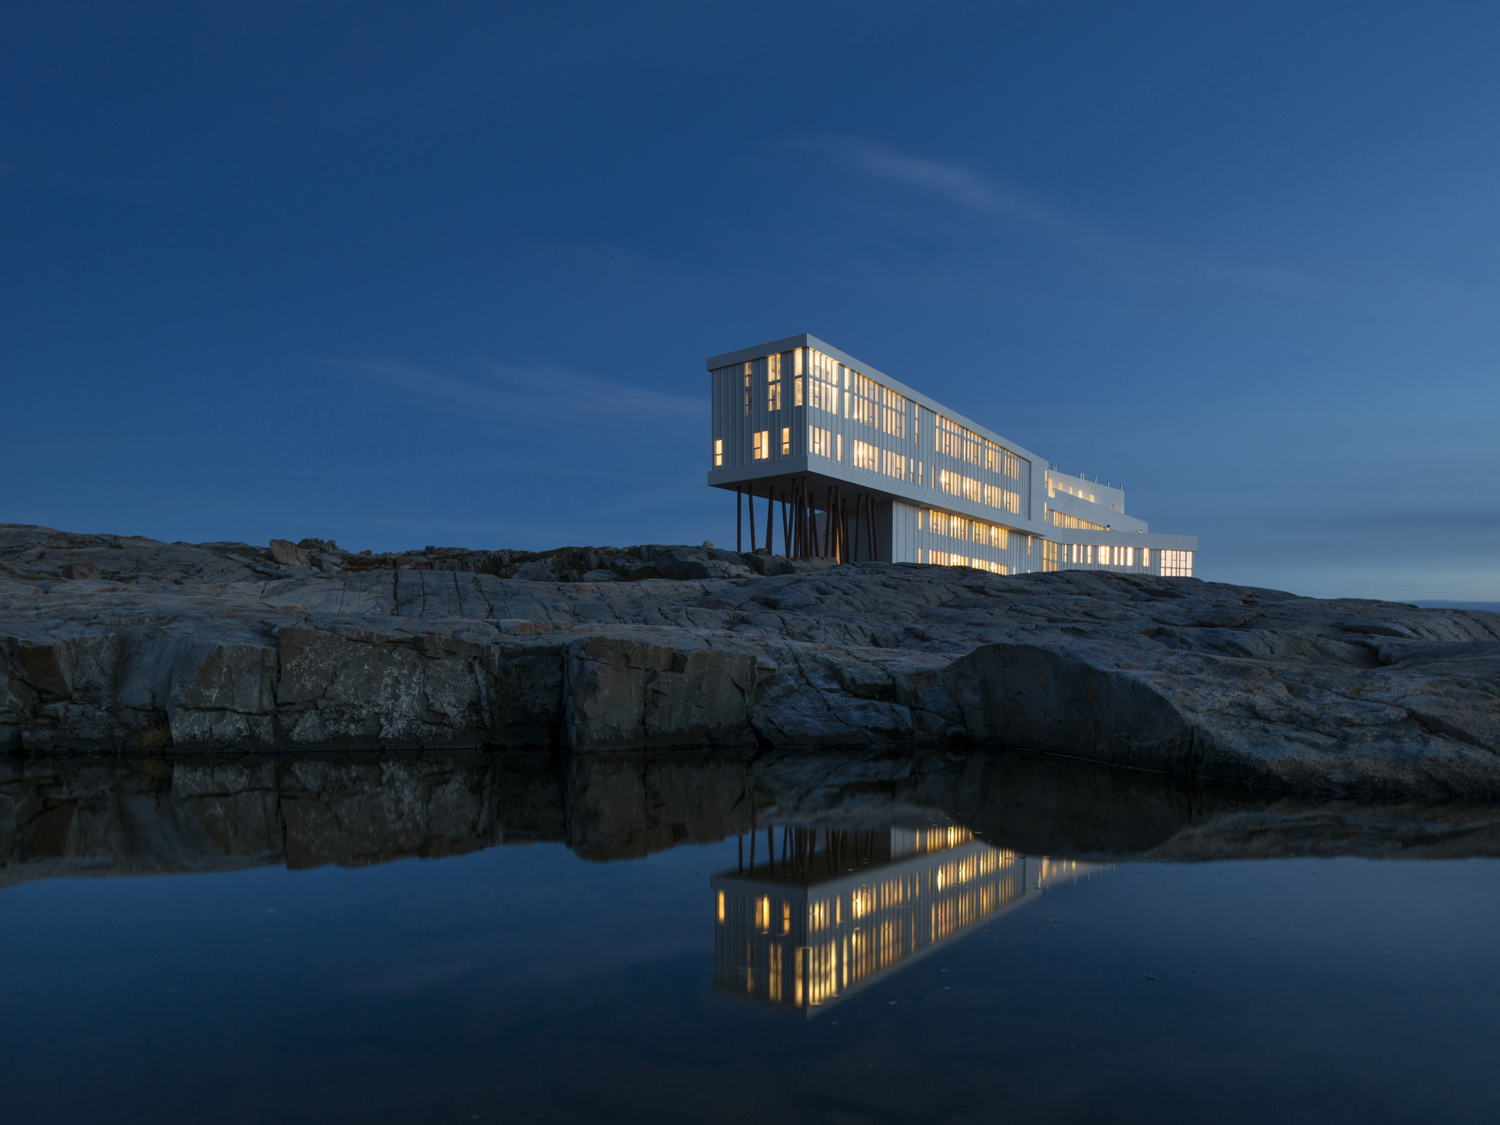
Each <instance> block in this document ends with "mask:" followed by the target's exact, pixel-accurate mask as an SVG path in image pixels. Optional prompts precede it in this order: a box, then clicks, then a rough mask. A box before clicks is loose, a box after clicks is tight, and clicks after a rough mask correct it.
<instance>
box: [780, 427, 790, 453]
mask: <svg viewBox="0 0 1500 1125" xmlns="http://www.w3.org/2000/svg"><path fill="white" fill-rule="evenodd" d="M781 455H782V456H783V457H790V456H791V455H792V428H791V427H790V426H782V427H781Z"/></svg>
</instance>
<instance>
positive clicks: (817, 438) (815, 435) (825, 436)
mask: <svg viewBox="0 0 1500 1125" xmlns="http://www.w3.org/2000/svg"><path fill="white" fill-rule="evenodd" d="M807 450H808V452H809V453H812V454H814V455H815V456H818V457H832V456H833V431H832V430H825V429H824V428H823V427H822V426H808V427H807Z"/></svg>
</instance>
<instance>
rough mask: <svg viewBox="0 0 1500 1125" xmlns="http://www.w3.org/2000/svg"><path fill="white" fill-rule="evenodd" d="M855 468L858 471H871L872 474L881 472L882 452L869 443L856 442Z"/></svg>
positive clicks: (856, 440)
mask: <svg viewBox="0 0 1500 1125" xmlns="http://www.w3.org/2000/svg"><path fill="white" fill-rule="evenodd" d="M854 467H855V468H856V469H869V470H870V471H871V472H872V473H873V472H879V471H880V450H878V449H876V448H875V447H874V446H873V445H871V444H870V443H869V442H867V441H860V440H859V439H858V438H856V439H855V440H854Z"/></svg>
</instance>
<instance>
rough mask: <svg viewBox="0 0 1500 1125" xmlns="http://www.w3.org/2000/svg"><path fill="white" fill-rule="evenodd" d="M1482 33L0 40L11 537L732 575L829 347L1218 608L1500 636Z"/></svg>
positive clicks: (472, 30)
mask: <svg viewBox="0 0 1500 1125" xmlns="http://www.w3.org/2000/svg"><path fill="white" fill-rule="evenodd" d="M1497 49H1500V6H1496V5H1494V4H1489V3H1474V4H1441V3H1432V4H1420V5H1419V4H1385V5H1383V4H1377V3H1369V2H1364V3H1348V4H1320V3H1308V2H1305V0H1304V2H1296V3H1274V2H1260V3H1255V4H1248V3H1247V4H1238V5H1229V4H1203V3H1201V2H1190V3H1173V4H1161V3H1130V4H1121V3H1117V2H1113V0H1110V2H1100V3H1066V2H1063V3H1059V2H1051V3H1012V4H1007V3H999V2H992V3H982V4H980V3H940V2H934V0H924V2H922V3H914V4H880V3H874V2H871V0H861V2H859V3H849V4H816V3H807V2H805V0H804V2H797V3H786V4H778V3H762V4H742V5H726V4H701V3H694V4H686V3H685V4H647V3H640V2H637V3H634V4H619V3H600V4H567V3H556V2H554V3H548V4H531V5H519V4H517V5H508V6H507V5H501V4H472V5H463V4H456V3H445V4H437V5H434V4H415V3H412V4H389V3H387V4H377V3H363V2H362V3H296V4H290V3H289V4H271V3H255V4H233V3H216V4H151V3H144V4H142V3H121V4H106V5H90V4H47V3H11V4H7V5H5V6H4V9H3V13H0V94H3V106H4V112H3V115H0V263H3V268H0V340H3V348H0V380H3V392H4V404H5V408H4V418H5V428H4V438H5V456H4V462H3V468H4V472H3V480H4V488H3V493H0V495H3V505H0V520H5V521H12V522H28V523H32V522H34V523H45V524H50V525H52V526H56V527H64V528H68V529H73V530H80V531H113V532H128V533H138V534H147V535H152V536H156V537H158V538H164V539H188V540H201V539H221V538H223V539H247V540H250V541H253V542H261V543H263V542H265V541H266V540H267V539H269V538H270V537H272V536H286V537H289V538H292V539H297V538H301V537H303V536H309V535H315V536H320V537H324V538H327V537H333V538H337V539H338V541H339V543H340V545H341V546H346V547H350V548H353V549H359V548H363V547H372V548H376V549H388V548H407V547H420V546H424V545H426V544H430V543H431V544H444V545H464V546H487V547H499V546H515V547H530V548H541V547H550V546H558V545H562V544H581V543H615V544H628V543H637V542H661V541H698V540H702V539H704V538H710V539H714V540H716V541H718V542H720V543H722V542H724V541H725V540H726V539H732V537H733V501H732V499H731V498H729V497H727V496H724V495H722V494H720V493H717V492H711V491H710V490H709V489H708V488H707V487H706V486H705V485H704V483H703V480H704V473H705V471H706V468H707V453H708V439H707V390H708V383H707V376H706V374H705V372H704V370H703V359H704V357H706V356H707V355H710V354H714V353H718V352H722V351H728V350H731V349H734V348H737V347H742V346H745V345H749V344H752V343H757V342H760V341H763V340H769V339H774V338H777V337H781V336H786V335H790V334H792V333H794V332H803V331H809V332H813V333H815V334H816V335H818V336H821V337H823V338H824V339H826V340H828V341H829V342H831V343H833V344H835V345H837V346H838V347H841V348H843V349H845V350H846V351H849V352H851V353H852V354H854V355H856V356H858V357H860V358H861V359H864V360H866V361H867V362H869V363H871V364H872V365H874V366H876V367H878V368H880V369H882V370H884V371H886V372H888V373H889V374H891V375H893V376H895V377H897V378H899V379H902V380H904V381H906V382H908V383H910V384H912V385H913V386H916V387H919V388H921V389H922V390H924V391H926V392H927V393H929V394H931V395H933V396H934V397H935V398H937V399H939V400H940V401H942V402H946V403H948V404H950V405H952V406H953V407H954V408H955V409H958V410H961V411H963V412H965V413H967V414H969V415H970V416H972V417H973V418H975V419H976V420H978V421H980V422H982V423H985V424H987V425H989V426H991V427H992V428H994V429H995V430H997V431H999V432H1000V433H1001V434H1004V435H1006V436H1007V437H1010V438H1012V439H1014V440H1015V441H1017V442H1019V443H1020V444H1022V445H1024V446H1026V447H1027V448H1029V449H1031V450H1033V451H1034V452H1036V453H1038V454H1040V455H1042V456H1044V457H1047V458H1049V459H1050V460H1052V461H1053V462H1056V463H1057V464H1058V465H1059V467H1060V468H1062V469H1064V470H1067V471H1072V472H1084V473H1087V474H1088V475H1090V476H1093V475H1097V476H1099V478H1100V479H1101V480H1103V479H1109V480H1112V481H1117V482H1119V481H1123V482H1124V484H1125V487H1126V488H1127V490H1128V496H1129V505H1128V506H1129V509H1130V510H1131V511H1132V512H1134V513H1135V514H1138V515H1140V516H1141V517H1143V518H1145V519H1147V520H1150V521H1151V524H1152V528H1153V530H1158V531H1165V532H1184V533H1196V534H1198V535H1200V536H1201V537H1202V551H1201V554H1200V557H1199V563H1200V567H1199V573H1200V575H1201V576H1203V577H1206V578H1215V579H1224V580H1229V581H1236V582H1249V583H1255V584H1259V585H1271V586H1279V587H1282V588H1285V589H1291V590H1295V591H1297V592H1299V593H1306V594H1320V595H1330V596H1340V595H1348V596H1367V597H1380V596H1388V597H1399V598H1407V599H1409V598H1462V599H1472V600H1481V599H1495V598H1500V487H1497V479H1496V478H1497V468H1500V453H1497V442H1496V436H1495V435H1496V430H1497V421H1500V380H1497V363H1496V359H1497V354H1500V352H1497V345H1500V316H1497V311H1500V302H1497V282H1500V254H1497V251H1500V208H1497V200H1500V130H1497V128H1496V124H1495V122H1496V119H1497V109H1500V66H1497V65H1496V58H1497Z"/></svg>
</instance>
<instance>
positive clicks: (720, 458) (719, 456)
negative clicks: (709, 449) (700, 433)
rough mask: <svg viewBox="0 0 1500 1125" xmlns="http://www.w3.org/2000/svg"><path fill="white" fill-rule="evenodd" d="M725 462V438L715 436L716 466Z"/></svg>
mask: <svg viewBox="0 0 1500 1125" xmlns="http://www.w3.org/2000/svg"><path fill="white" fill-rule="evenodd" d="M722 464H724V439H723V438H714V466H715V467H716V468H717V467H718V466H720V465H722Z"/></svg>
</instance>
